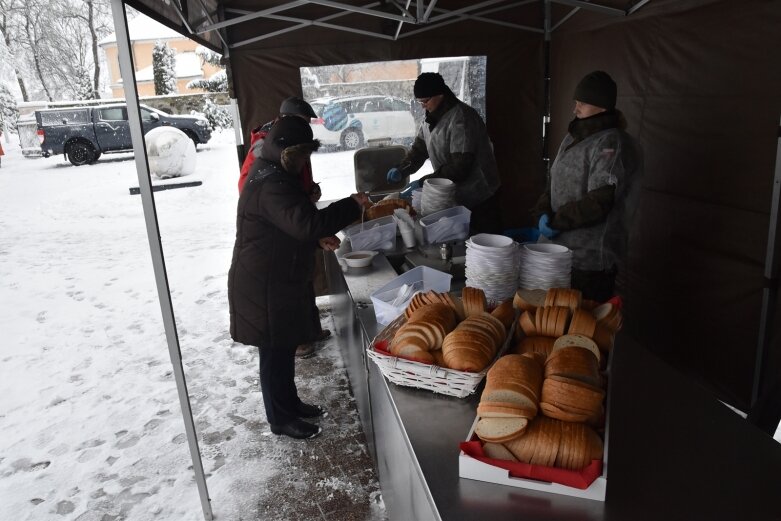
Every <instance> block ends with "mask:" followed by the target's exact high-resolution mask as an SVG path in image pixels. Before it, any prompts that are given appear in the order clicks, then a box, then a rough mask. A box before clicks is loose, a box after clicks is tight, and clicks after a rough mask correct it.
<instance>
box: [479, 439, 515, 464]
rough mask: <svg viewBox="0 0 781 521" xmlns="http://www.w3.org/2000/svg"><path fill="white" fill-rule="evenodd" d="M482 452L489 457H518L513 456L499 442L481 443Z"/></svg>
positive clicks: (504, 458) (509, 459) (505, 458)
mask: <svg viewBox="0 0 781 521" xmlns="http://www.w3.org/2000/svg"><path fill="white" fill-rule="evenodd" d="M483 452H484V453H485V455H486V456H488V457H489V458H493V459H503V460H507V461H518V458H516V457H515V456H513V453H512V452H510V450H509V449H508V448H507V447H505V446H504V445H502V444H501V443H490V442H489V443H486V444H484V445H483Z"/></svg>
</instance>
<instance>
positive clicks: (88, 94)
mask: <svg viewBox="0 0 781 521" xmlns="http://www.w3.org/2000/svg"><path fill="white" fill-rule="evenodd" d="M74 96H75V97H76V99H79V100H88V99H98V98H99V97H100V96H98V93H97V92H95V87H94V86H93V83H92V78H90V71H89V70H82V71H81V72H80V73H79V77H78V78H76V92H75V93H74Z"/></svg>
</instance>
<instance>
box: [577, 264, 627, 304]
mask: <svg viewBox="0 0 781 521" xmlns="http://www.w3.org/2000/svg"><path fill="white" fill-rule="evenodd" d="M617 273H618V270H617V269H616V268H615V267H613V268H611V269H609V270H605V271H585V270H576V269H573V270H572V288H573V289H578V290H580V292H581V293H583V298H585V299H588V300H596V301H597V302H605V301H606V300H608V299H610V298H611V297H613V296H615V287H616V274H617Z"/></svg>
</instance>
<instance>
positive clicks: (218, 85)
mask: <svg viewBox="0 0 781 521" xmlns="http://www.w3.org/2000/svg"><path fill="white" fill-rule="evenodd" d="M187 88H188V89H203V90H205V91H206V92H228V75H227V74H226V73H225V71H217V72H215V73H214V74H212V76H211V77H210V78H209V79H203V78H201V79H198V80H193V81H191V82H189V83H188V84H187Z"/></svg>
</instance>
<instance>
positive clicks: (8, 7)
mask: <svg viewBox="0 0 781 521" xmlns="http://www.w3.org/2000/svg"><path fill="white" fill-rule="evenodd" d="M111 28H112V25H111V14H110V4H109V0H0V33H2V35H3V43H5V47H6V49H7V51H8V55H7V57H6V56H3V57H2V61H3V63H4V64H6V65H7V66H8V67H9V68H10V67H13V72H14V73H15V75H16V80H17V83H18V84H19V89H20V91H21V93H22V99H24V100H25V101H29V100H40V99H49V100H61V99H72V98H73V97H76V96H78V94H77V93H78V92H79V91H80V90H81V89H82V86H81V81H82V80H81V76H82V74H84V71H87V72H86V74H88V75H89V76H90V77H91V78H92V80H91V81H92V83H93V89H92V90H93V91H95V92H98V91H99V90H100V85H99V84H100V63H99V53H98V46H97V42H98V40H99V39H100V38H102V37H103V36H105V35H107V34H108V33H109V32H111Z"/></svg>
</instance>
